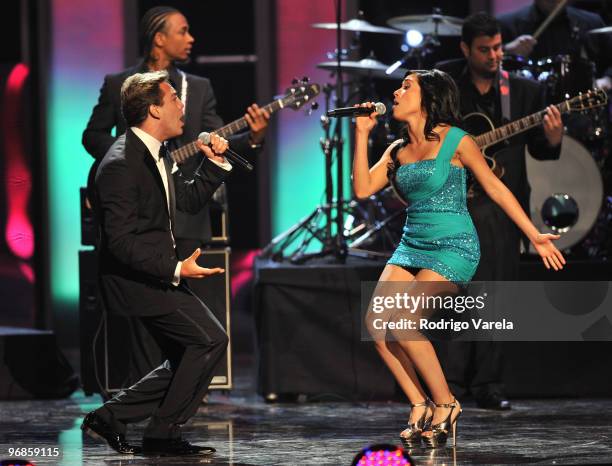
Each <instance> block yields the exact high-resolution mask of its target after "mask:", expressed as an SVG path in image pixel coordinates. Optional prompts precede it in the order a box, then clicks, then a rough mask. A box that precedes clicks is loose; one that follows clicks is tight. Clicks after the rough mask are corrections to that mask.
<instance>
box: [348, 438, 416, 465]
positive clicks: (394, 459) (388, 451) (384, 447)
mask: <svg viewBox="0 0 612 466" xmlns="http://www.w3.org/2000/svg"><path fill="white" fill-rule="evenodd" d="M412 465H414V463H413V462H412V459H411V458H410V456H409V455H408V453H406V452H405V451H404V449H403V448H400V447H397V446H395V445H390V444H386V443H381V444H377V445H371V446H369V447H366V448H364V449H363V450H361V451H360V452H359V453H357V456H355V459H354V460H353V462H352V463H351V466H412Z"/></svg>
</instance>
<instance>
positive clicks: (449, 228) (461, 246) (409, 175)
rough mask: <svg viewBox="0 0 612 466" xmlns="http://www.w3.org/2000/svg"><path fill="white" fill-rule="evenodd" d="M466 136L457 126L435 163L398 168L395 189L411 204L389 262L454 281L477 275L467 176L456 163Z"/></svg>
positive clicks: (477, 248)
mask: <svg viewBox="0 0 612 466" xmlns="http://www.w3.org/2000/svg"><path fill="white" fill-rule="evenodd" d="M465 135H466V133H465V132H464V131H462V130H461V129H459V128H456V127H451V128H450V129H449V130H448V132H447V133H446V137H445V138H444V141H443V142H442V146H441V147H440V152H439V153H438V156H437V157H436V158H435V159H424V160H420V161H418V162H414V163H408V164H404V165H400V166H399V167H398V169H397V172H396V177H395V179H396V182H395V185H396V187H397V188H398V190H399V191H400V193H401V195H402V196H403V197H404V199H406V200H407V201H408V202H409V205H408V208H407V209H406V214H407V215H406V225H405V226H404V234H403V235H402V239H401V241H400V244H399V246H398V247H397V249H396V250H395V252H394V253H393V256H391V259H389V262H388V264H393V265H398V266H400V267H406V268H417V269H430V270H433V271H434V272H437V273H439V274H440V275H442V276H443V277H445V278H447V279H448V280H450V281H452V282H467V281H469V280H470V279H471V278H472V276H473V275H474V272H475V271H476V267H477V266H478V261H479V260H480V245H479V243H478V236H477V234H476V229H475V228H474V224H473V223H472V219H471V217H470V214H469V213H468V210H467V205H466V173H465V169H464V168H461V167H457V166H456V165H453V164H451V163H450V161H451V159H452V158H453V155H454V153H455V151H456V149H457V146H458V145H459V141H461V139H462V138H463V136H465Z"/></svg>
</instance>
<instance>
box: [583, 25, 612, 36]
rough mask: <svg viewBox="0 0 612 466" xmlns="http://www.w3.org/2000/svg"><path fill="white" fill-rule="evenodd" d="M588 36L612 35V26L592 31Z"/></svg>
mask: <svg viewBox="0 0 612 466" xmlns="http://www.w3.org/2000/svg"><path fill="white" fill-rule="evenodd" d="M587 34H612V26H606V27H603V28H598V29H591V30H590V31H588V32H587Z"/></svg>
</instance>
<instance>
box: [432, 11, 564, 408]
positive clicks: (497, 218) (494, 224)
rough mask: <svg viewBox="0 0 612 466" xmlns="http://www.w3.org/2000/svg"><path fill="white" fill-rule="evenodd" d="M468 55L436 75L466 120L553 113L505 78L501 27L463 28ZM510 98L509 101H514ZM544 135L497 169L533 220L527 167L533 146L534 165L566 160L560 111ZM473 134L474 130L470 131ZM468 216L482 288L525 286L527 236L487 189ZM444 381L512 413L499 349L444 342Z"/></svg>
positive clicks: (518, 146) (488, 21)
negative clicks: (445, 80) (453, 87)
mask: <svg viewBox="0 0 612 466" xmlns="http://www.w3.org/2000/svg"><path fill="white" fill-rule="evenodd" d="M461 50H462V52H463V55H464V56H465V60H459V61H457V60H454V61H451V62H444V63H439V64H437V65H436V68H439V69H441V70H443V71H446V72H448V73H449V74H451V76H453V78H454V79H455V82H456V83H457V87H458V88H459V93H460V114H461V115H462V116H465V115H468V114H470V113H473V112H480V113H483V114H485V115H486V116H487V117H488V118H489V119H490V120H491V121H492V122H493V123H494V125H495V127H498V126H501V124H502V123H503V122H504V120H506V119H509V120H512V121H513V120H517V119H519V118H521V117H524V116H526V115H529V114H531V113H535V112H537V111H540V110H542V109H543V108H544V107H545V103H544V89H542V87H541V86H540V85H539V84H538V83H537V82H533V81H530V80H527V79H523V78H519V77H515V76H512V75H510V76H507V77H506V78H504V76H506V74H505V73H502V72H501V71H500V65H501V61H502V57H503V51H502V36H501V34H500V27H499V23H498V22H497V20H496V19H495V18H493V17H492V16H490V15H488V14H486V13H476V14H474V15H471V16H470V17H468V18H466V20H465V21H464V23H463V29H462V37H461ZM508 92H509V94H508ZM503 94H505V95H507V96H508V99H507V101H506V102H507V104H508V106H509V109H507V111H509V115H504V110H503V104H502V101H503V98H504V97H503V96H502V95H503ZM546 112H547V114H546V116H545V117H544V125H543V130H542V129H541V128H537V129H532V130H530V131H527V132H525V133H522V134H520V135H517V136H514V137H513V138H511V139H509V140H508V143H507V144H506V145H505V147H504V148H503V149H502V150H501V151H500V152H498V153H497V154H496V156H495V160H496V163H497V164H498V165H499V166H501V167H503V169H504V171H505V173H504V175H503V178H502V181H503V182H504V184H505V185H506V186H507V187H508V188H509V189H510V191H512V193H513V194H514V195H515V196H516V198H517V199H518V201H519V202H520V204H521V206H522V207H523V209H525V212H529V193H530V188H529V183H528V182H527V171H526V167H525V154H524V151H525V146H528V147H529V152H530V153H531V154H533V155H534V157H536V158H538V159H541V160H546V159H556V158H558V157H559V154H560V150H561V139H562V137H563V124H562V122H561V115H560V113H559V111H558V110H557V109H556V108H555V107H552V106H551V107H548V108H547V110H546ZM464 129H466V130H468V131H470V128H464ZM468 209H469V211H470V215H471V217H472V220H473V221H474V225H475V227H476V230H477V232H478V239H479V241H480V263H479V264H478V268H477V269H476V273H475V275H474V278H473V280H474V281H485V280H518V279H519V260H520V241H521V235H520V231H519V230H518V228H517V227H516V225H515V224H514V223H513V222H512V221H511V220H510V219H509V218H508V217H507V215H506V214H505V213H504V212H503V211H502V210H501V209H500V208H499V207H498V206H497V204H495V203H494V202H493V201H492V200H491V198H490V197H489V196H487V195H486V194H485V193H484V192H483V191H482V189H478V188H477V187H476V189H474V195H473V196H472V197H471V198H469V199H468ZM437 350H438V352H439V355H440V360H441V363H442V365H443V367H444V373H445V374H446V376H447V380H448V382H449V385H450V386H451V389H452V390H453V393H454V394H455V396H458V397H459V396H461V395H462V393H465V392H466V391H467V390H470V391H471V392H472V395H473V396H474V397H475V398H476V402H477V404H478V405H479V406H480V407H482V408H486V409H499V410H505V409H510V403H509V401H508V400H507V399H506V396H505V393H504V387H503V384H502V367H503V366H502V354H501V346H500V343H499V342H494V341H491V342H488V341H476V342H453V343H448V342H439V343H438V344H437Z"/></svg>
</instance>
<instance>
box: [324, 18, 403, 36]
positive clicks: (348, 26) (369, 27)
mask: <svg viewBox="0 0 612 466" xmlns="http://www.w3.org/2000/svg"><path fill="white" fill-rule="evenodd" d="M337 26H338V25H337V24H336V23H314V24H313V25H312V27H313V28H317V29H336V28H337ZM340 29H341V30H342V31H353V32H377V33H383V34H403V32H402V31H398V30H397V29H391V28H386V27H382V26H375V25H373V24H371V23H368V22H367V21H364V20H363V19H351V20H350V21H346V22H345V23H340Z"/></svg>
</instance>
